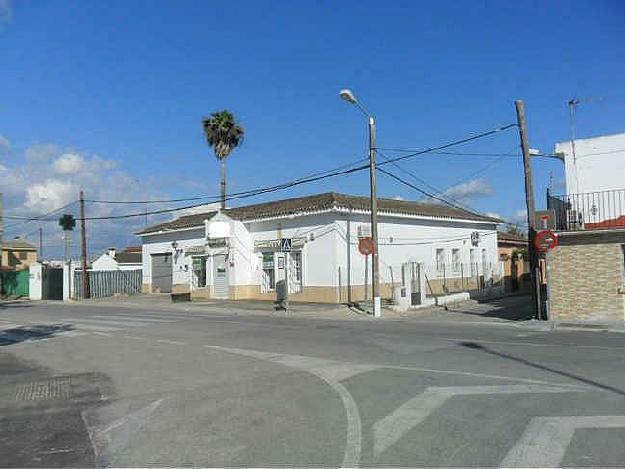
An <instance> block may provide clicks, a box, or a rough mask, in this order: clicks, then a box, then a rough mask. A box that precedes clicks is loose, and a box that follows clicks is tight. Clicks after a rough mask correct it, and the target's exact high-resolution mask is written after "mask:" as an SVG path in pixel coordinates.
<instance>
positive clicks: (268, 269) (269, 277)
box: [263, 252, 276, 290]
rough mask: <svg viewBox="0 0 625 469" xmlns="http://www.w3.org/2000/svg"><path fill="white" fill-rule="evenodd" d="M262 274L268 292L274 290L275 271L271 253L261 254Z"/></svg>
mask: <svg viewBox="0 0 625 469" xmlns="http://www.w3.org/2000/svg"><path fill="white" fill-rule="evenodd" d="M263 272H264V274H265V282H266V287H267V288H268V289H269V290H273V289H275V288H276V270H275V267H274V261H273V252H263Z"/></svg>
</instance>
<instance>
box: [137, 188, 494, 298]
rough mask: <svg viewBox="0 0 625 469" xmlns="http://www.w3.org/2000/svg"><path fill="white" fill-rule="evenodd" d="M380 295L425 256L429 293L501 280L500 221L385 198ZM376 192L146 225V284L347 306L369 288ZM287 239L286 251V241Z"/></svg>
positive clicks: (151, 289)
mask: <svg viewBox="0 0 625 469" xmlns="http://www.w3.org/2000/svg"><path fill="white" fill-rule="evenodd" d="M378 204H379V215H378V216H379V226H378V238H379V245H380V252H379V257H380V282H381V295H382V296H383V297H387V298H390V297H391V296H392V286H393V285H396V284H399V283H400V278H399V276H400V275H401V266H402V264H405V263H407V262H418V263H421V264H422V265H423V266H424V269H425V271H426V273H427V275H428V276H429V278H428V280H429V285H430V289H431V293H432V294H437V293H442V292H444V290H445V284H446V283H449V282H452V281H457V282H458V283H460V282H463V283H465V284H466V285H467V288H469V286H470V285H469V283H471V284H474V285H475V288H479V285H480V284H484V283H488V282H492V281H493V280H494V279H499V278H500V277H501V272H500V264H499V262H498V256H497V231H496V226H497V223H498V222H499V220H498V219H495V218H492V217H487V216H483V215H479V214H476V213H471V212H467V211H463V210H459V209H454V208H450V207H446V206H443V205H436V204H425V203H417V202H408V201H398V200H390V199H379V202H378ZM368 207H369V199H368V198H367V197H357V196H349V195H343V194H337V193H326V194H318V195H313V196H308V197H298V198H293V199H285V200H279V201H274V202H267V203H261V204H255V205H248V206H244V207H237V208H229V209H226V210H224V211H210V212H205V213H195V214H192V215H187V216H183V217H180V218H178V219H176V220H174V221H171V222H167V223H162V224H159V225H155V226H152V227H148V228H146V229H144V230H142V231H141V232H139V233H138V235H139V236H141V238H142V240H143V279H144V280H143V282H144V284H143V291H144V292H146V293H158V292H161V293H169V292H179V293H186V292H190V293H191V295H192V297H196V298H223V299H261V300H274V299H275V297H276V293H275V290H276V286H277V285H278V284H279V282H286V283H287V284H288V287H289V292H290V299H291V300H292V301H309V302H324V303H343V302H347V301H361V300H363V299H364V297H365V293H366V290H369V291H368V297H370V296H371V293H370V283H371V280H370V277H371V272H370V271H371V267H370V257H365V256H363V255H362V254H360V252H359V250H358V243H359V238H361V237H364V236H367V235H368V234H369V232H370V225H369V217H370V215H369V210H368ZM283 239H288V240H290V243H291V245H290V251H289V252H283V249H282V248H283V246H281V240H283Z"/></svg>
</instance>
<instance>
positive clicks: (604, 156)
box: [555, 133, 625, 194]
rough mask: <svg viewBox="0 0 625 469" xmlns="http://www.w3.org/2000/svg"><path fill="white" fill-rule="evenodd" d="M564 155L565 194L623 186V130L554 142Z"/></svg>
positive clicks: (557, 149)
mask: <svg viewBox="0 0 625 469" xmlns="http://www.w3.org/2000/svg"><path fill="white" fill-rule="evenodd" d="M555 151H556V153H557V152H562V153H564V155H565V159H564V162H565V173H566V193H567V194H581V193H588V192H599V191H605V190H611V189H625V179H624V175H625V133H622V134H615V135H606V136H602V137H594V138H586V139H580V140H575V155H576V158H575V161H574V160H573V150H572V147H571V142H570V141H569V142H561V143H557V144H556V149H555Z"/></svg>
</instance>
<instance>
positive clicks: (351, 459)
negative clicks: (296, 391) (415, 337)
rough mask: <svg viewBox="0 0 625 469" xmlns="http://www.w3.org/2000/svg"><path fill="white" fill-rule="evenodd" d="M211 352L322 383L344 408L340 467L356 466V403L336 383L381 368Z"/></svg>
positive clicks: (231, 350)
mask: <svg viewBox="0 0 625 469" xmlns="http://www.w3.org/2000/svg"><path fill="white" fill-rule="evenodd" d="M205 347H207V348H209V349H212V350H219V351H222V352H227V353H233V354H237V355H244V356H247V357H252V358H257V359H261V360H268V361H271V362H274V363H279V364H281V365H284V366H288V367H291V368H296V369H299V370H302V371H306V372H308V373H311V374H313V375H315V376H317V377H318V378H320V379H321V380H323V381H325V382H326V383H327V384H328V385H329V386H330V387H331V388H332V389H334V390H335V391H336V393H337V394H338V395H339V397H340V398H341V402H342V403H343V408H344V409H345V418H346V420H347V430H346V439H345V451H344V453H343V464H342V466H341V467H357V466H358V463H359V461H360V453H361V451H362V448H361V444H362V443H361V442H362V424H361V421H360V413H359V412H358V406H357V405H356V401H355V400H354V398H353V397H352V395H351V394H350V393H349V391H348V390H347V388H346V387H345V386H343V385H342V384H341V383H340V382H339V380H340V379H345V378H348V377H350V376H354V375H356V374H359V373H364V372H365V371H371V370H375V369H377V368H381V367H379V366H378V365H359V364H354V363H347V362H338V361H335V360H325V359H322V358H313V357H305V356H302V355H286V354H280V353H271V352H260V351H257V350H247V349H238V348H229V347H219V346H211V345H206V346H205Z"/></svg>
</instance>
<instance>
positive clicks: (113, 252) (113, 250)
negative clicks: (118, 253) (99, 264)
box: [107, 248, 115, 259]
mask: <svg viewBox="0 0 625 469" xmlns="http://www.w3.org/2000/svg"><path fill="white" fill-rule="evenodd" d="M107 254H108V255H109V257H111V258H112V259H115V248H109V249H108V253H107Z"/></svg>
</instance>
